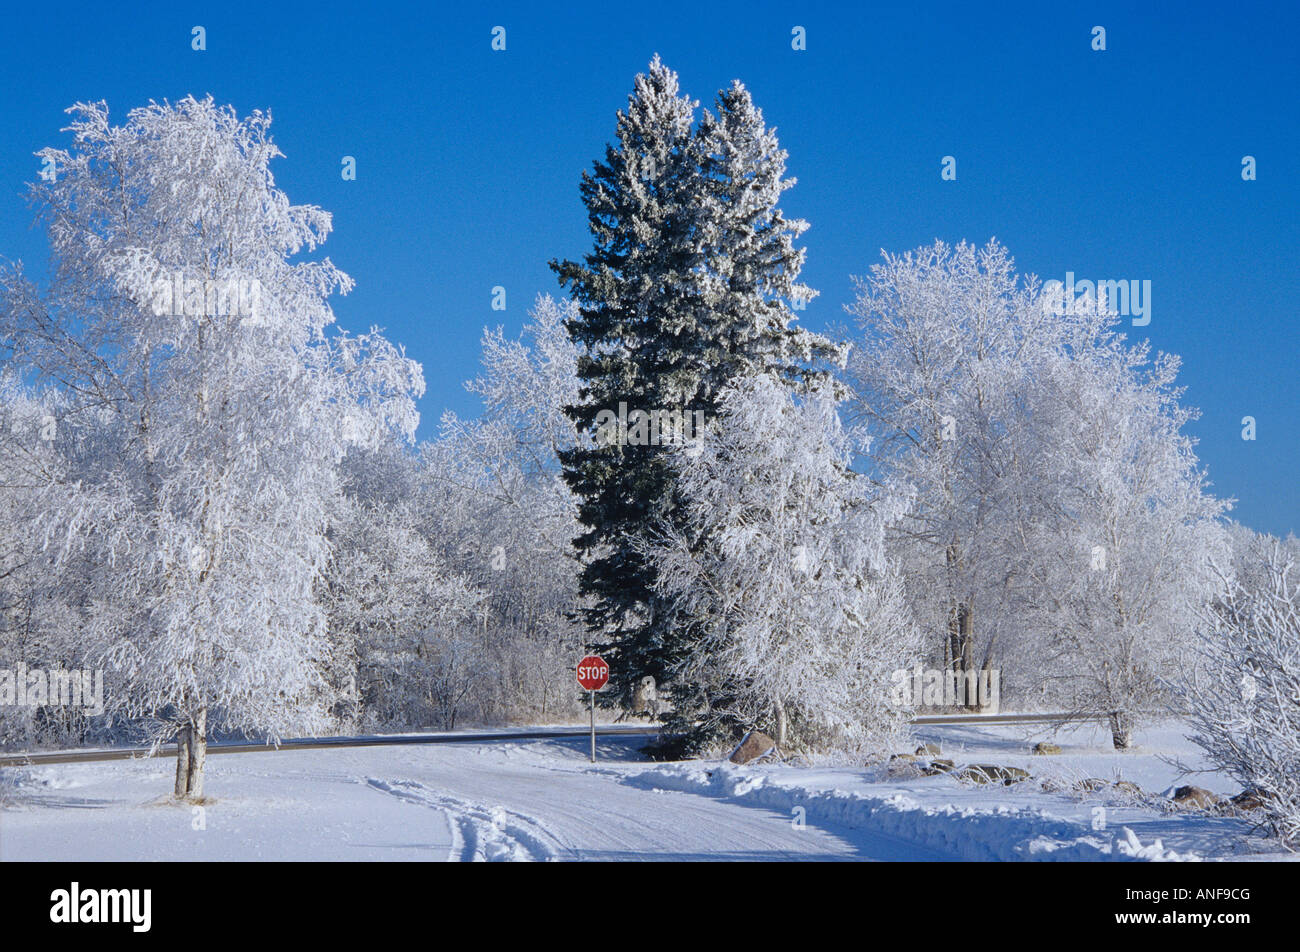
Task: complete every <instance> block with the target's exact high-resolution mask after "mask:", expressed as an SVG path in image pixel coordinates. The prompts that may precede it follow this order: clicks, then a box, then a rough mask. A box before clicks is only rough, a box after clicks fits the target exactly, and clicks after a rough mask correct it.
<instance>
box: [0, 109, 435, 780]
mask: <svg viewBox="0 0 1300 952" xmlns="http://www.w3.org/2000/svg"><path fill="white" fill-rule="evenodd" d="M70 111H71V112H72V113H73V116H74V119H73V122H72V124H71V127H70V131H71V132H72V133H73V138H74V142H73V145H72V147H71V148H69V149H54V148H50V149H46V150H43V151H42V153H41V155H42V157H43V158H45V159H47V160H49V161H50V162H51V163H52V164H53V167H54V168H55V169H56V170H57V171H56V174H55V175H53V176H51V177H50V178H49V179H48V180H45V181H42V182H40V183H38V184H37V185H35V186H33V197H34V199H35V201H36V203H37V205H38V206H39V207H40V209H41V211H42V215H43V218H44V220H45V222H46V224H47V231H48V236H49V242H50V246H51V252H52V258H53V273H52V276H51V283H50V286H49V288H48V290H47V291H46V292H44V293H38V292H37V290H36V289H35V288H34V287H32V286H31V285H30V284H29V283H28V282H27V281H26V280H24V279H23V278H22V275H21V273H20V272H15V273H12V274H10V275H8V276H7V279H6V282H5V283H6V294H5V297H4V301H3V305H0V332H2V333H3V335H4V337H5V339H6V341H7V342H8V343H9V344H10V346H11V348H12V351H13V359H14V360H15V362H16V363H17V364H18V365H19V366H20V367H21V368H24V369H26V370H31V371H35V372H37V373H39V374H41V375H43V376H44V377H46V378H47V379H49V380H50V381H52V382H53V383H54V384H55V385H56V386H57V387H58V388H59V389H60V390H61V392H62V393H63V394H64V396H65V398H66V400H67V402H68V406H67V408H66V413H67V416H68V417H69V419H77V418H83V417H85V416H88V415H91V414H98V415H99V416H100V417H101V425H102V427H103V428H105V429H106V430H108V431H110V432H111V434H112V437H113V442H114V444H115V450H114V452H113V453H112V454H111V455H106V456H105V457H104V458H103V459H102V460H101V461H100V467H99V469H98V470H97V471H86V472H84V473H83V474H82V480H81V483H80V492H79V493H78V495H77V497H76V498H75V499H74V501H73V503H72V504H71V505H70V506H69V507H68V508H67V509H65V510H63V511H60V512H56V513H53V514H52V518H55V519H61V520H62V522H63V523H64V524H66V526H67V527H68V532H67V538H69V539H70V540H71V544H70V545H69V546H67V547H66V550H67V551H68V552H72V551H77V550H80V551H82V552H85V553H89V554H90V555H91V557H93V558H94V559H95V560H96V562H97V564H98V566H99V571H98V572H97V573H96V576H95V586H94V588H93V590H92V591H90V592H89V593H87V597H88V598H89V599H90V600H91V601H92V602H93V603H94V606H95V610H94V612H93V613H92V621H91V624H90V625H89V626H88V629H87V637H89V638H90V639H92V640H93V641H94V643H96V644H98V645H102V646H103V648H104V652H105V654H104V656H105V658H106V659H107V660H108V661H109V662H110V663H111V664H113V665H114V666H116V667H117V669H118V670H120V671H121V672H122V674H123V677H124V679H125V680H124V683H123V688H122V692H121V694H120V695H119V696H118V697H116V698H115V699H114V700H115V702H116V704H117V707H118V709H119V710H120V711H122V712H123V713H125V714H127V715H129V716H134V717H153V718H157V719H159V720H160V721H161V722H162V724H163V726H162V727H161V728H160V730H161V731H167V732H176V733H178V735H179V738H180V740H181V743H180V745H179V750H180V754H179V757H178V763H177V780H176V792H177V794H178V795H181V794H185V795H189V796H191V797H200V796H201V795H202V789H203V787H202V772H203V759H204V750H205V744H206V734H207V731H208V729H209V725H210V723H212V724H213V725H214V726H215V724H219V725H220V726H221V727H223V728H225V729H228V730H236V731H266V732H268V733H269V734H270V735H271V736H275V735H277V734H279V733H281V732H284V731H286V730H290V729H300V730H309V729H314V728H320V727H322V726H324V724H325V723H326V722H327V720H326V719H327V714H328V709H329V706H330V702H331V694H332V691H331V689H330V685H329V683H328V682H327V680H326V679H325V678H324V677H323V674H322V671H323V665H324V663H325V659H326V658H327V656H328V654H329V645H328V641H327V635H326V614H325V610H324V607H323V606H322V604H321V603H320V601H319V599H318V598H317V597H316V595H317V591H316V590H317V586H318V583H319V582H320V580H321V577H322V573H323V570H324V568H325V565H326V561H327V559H328V556H329V545H328V542H327V538H326V529H327V525H328V523H329V520H330V518H331V510H332V509H333V508H334V507H335V505H336V503H337V502H338V501H339V499H340V498H341V494H340V486H339V477H338V463H339V461H340V459H341V458H342V456H343V454H344V453H345V451H346V450H347V449H348V447H350V446H355V445H361V446H367V445H374V444H377V443H378V442H380V441H381V440H384V439H387V438H388V437H389V435H390V434H391V433H392V432H394V431H395V432H397V433H399V434H402V435H403V436H405V437H407V438H410V437H411V436H412V435H413V433H414V429H415V425H416V422H417V419H418V417H417V414H416V412H415V408H414V402H413V396H416V395H418V394H420V393H421V392H422V391H423V379H422V376H421V372H420V368H419V365H418V364H416V363H415V362H413V361H411V360H408V359H406V358H405V357H404V356H403V354H402V353H401V351H400V350H399V349H398V348H396V347H394V346H393V345H392V344H390V343H388V342H387V341H386V340H385V339H384V338H383V337H382V336H380V335H379V334H378V333H377V332H372V333H369V334H365V335H362V336H360V337H351V336H348V335H347V334H344V333H335V334H330V333H327V331H328V329H329V327H330V325H331V324H332V323H333V322H334V314H333V312H332V310H331V308H330V306H329V303H328V298H329V296H330V295H331V294H333V293H335V292H340V293H344V292H347V291H348V290H349V289H350V288H351V286H352V281H351V279H350V278H348V276H347V275H346V274H344V273H343V272H342V271H340V270H339V269H338V268H336V267H335V266H334V265H333V264H332V263H331V262H330V261H329V259H328V258H326V259H322V260H312V259H310V258H308V257H306V255H308V254H309V253H310V252H312V251H314V250H315V249H316V248H317V247H318V246H319V245H320V244H321V242H322V241H324V239H325V237H326V235H327V234H328V233H329V231H330V216H329V214H328V213H326V212H324V211H322V210H321V209H319V208H316V207H314V206H305V205H291V204H290V203H289V200H288V198H287V197H286V196H285V194H284V193H283V192H282V191H280V190H279V189H277V188H276V187H275V184H274V180H273V178H272V175H271V169H270V164H271V161H272V160H273V159H275V158H276V157H278V156H279V155H280V154H281V153H280V152H279V150H278V149H277V148H276V146H275V144H274V143H273V142H272V140H271V138H270V136H269V134H268V133H269V127H270V117H269V115H264V114H262V113H260V112H254V113H253V114H252V115H251V116H249V117H247V118H244V119H240V118H239V117H238V116H237V115H236V114H235V112H234V110H233V109H230V108H228V107H219V106H217V105H216V104H215V103H214V102H213V101H212V100H211V98H208V99H203V100H196V99H194V98H186V99H184V100H181V101H180V102H178V103H176V104H174V105H173V104H163V105H159V104H151V105H149V106H148V107H145V108H141V109H136V110H133V111H132V112H131V113H129V114H128V116H127V121H126V123H125V124H124V125H120V126H114V125H111V124H110V122H109V115H108V109H107V107H106V106H105V105H104V104H103V103H98V104H87V103H80V104H78V105H77V106H74V107H73V108H72V110H70Z"/></svg>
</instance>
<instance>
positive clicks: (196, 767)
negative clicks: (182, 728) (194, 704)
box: [188, 707, 208, 800]
mask: <svg viewBox="0 0 1300 952" xmlns="http://www.w3.org/2000/svg"><path fill="white" fill-rule="evenodd" d="M207 759H208V709H207V708H206V707H201V708H199V713H198V714H197V715H196V716H195V718H194V722H193V723H192V724H191V725H190V764H189V794H188V795H189V798H190V799H191V800H201V799H203V766H204V764H205V763H206V761H207Z"/></svg>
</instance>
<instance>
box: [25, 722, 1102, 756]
mask: <svg viewBox="0 0 1300 952" xmlns="http://www.w3.org/2000/svg"><path fill="white" fill-rule="evenodd" d="M1109 716H1110V715H1108V714H1086V713H1085V714H1077V713H1075V714H1071V713H1048V714H924V715H921V716H920V717H915V718H913V719H912V721H911V723H912V725H913V726H916V727H940V726H953V725H967V726H972V727H974V726H980V725H988V726H995V725H1007V724H1067V723H1076V722H1087V721H1101V722H1105V721H1106V720H1107V719H1108V718H1109ZM658 733H659V727H658V725H655V724H606V725H603V726H602V725H597V727H596V736H598V737H626V736H638V735H640V736H649V735H654V734H658ZM589 735H590V728H587V727H582V728H578V727H572V728H570V727H550V728H547V727H539V728H535V729H526V730H517V731H511V730H496V731H490V730H489V731H452V732H446V733H437V734H372V735H363V736H358V737H295V738H290V739H288V740H282V741H280V743H279V744H256V743H249V742H247V741H213V742H211V743H209V744H208V754H210V755H215V754H253V753H263V754H265V753H273V752H275V751H283V750H325V749H328V748H335V747H396V746H403V745H418V744H473V743H493V742H500V741H510V740H547V739H549V738H555V737H587V736H589ZM175 753H176V745H175V744H164V745H162V746H160V747H158V748H149V747H115V748H108V749H103V750H56V751H38V752H31V753H15V754H0V767H23V766H28V765H30V766H39V765H41V764H77V763H95V762H97V761H103V760H135V759H140V758H146V757H170V756H173V755H175Z"/></svg>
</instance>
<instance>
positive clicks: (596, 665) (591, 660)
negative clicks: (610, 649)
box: [578, 655, 609, 691]
mask: <svg viewBox="0 0 1300 952" xmlns="http://www.w3.org/2000/svg"><path fill="white" fill-rule="evenodd" d="M608 680H609V665H607V664H606V663H605V662H604V660H603V659H601V658H597V657H596V656H595V655H587V657H585V658H583V659H582V660H581V661H579V662H578V683H579V684H581V685H582V689H583V690H584V691H599V690H600V689H601V688H603V687H604V686H605V682H607V681H608Z"/></svg>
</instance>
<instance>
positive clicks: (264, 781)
mask: <svg viewBox="0 0 1300 952" xmlns="http://www.w3.org/2000/svg"><path fill="white" fill-rule="evenodd" d="M1043 736H1044V735H1043V734H1041V733H1039V734H1031V733H1030V732H1029V731H1028V730H1026V729H1024V728H1015V727H993V726H985V727H979V728H976V727H939V728H926V729H923V730H920V731H919V739H922V740H934V741H937V742H939V743H940V744H941V745H942V746H943V756H945V757H951V758H952V759H953V760H955V761H957V762H958V763H959V764H960V763H962V762H984V763H988V762H992V763H999V764H1005V765H1011V766H1017V765H1018V766H1023V767H1026V768H1028V769H1030V770H1031V772H1032V773H1033V775H1034V780H1033V781H1029V782H1025V783H1022V784H1017V785H1014V786H1010V787H1005V786H978V785H971V784H966V783H962V782H960V781H958V780H956V779H954V778H953V777H951V776H947V775H941V776H935V777H916V778H909V779H890V778H889V777H888V776H887V775H886V772H885V771H883V770H881V769H878V768H871V769H866V768H863V767H860V766H858V767H853V766H844V765H818V766H802V767H801V766H790V765H784V764H771V765H764V766H749V767H738V766H735V765H732V764H725V763H721V762H718V761H692V762H686V763H680V764H653V763H650V762H648V761H645V760H644V759H642V758H641V756H640V755H639V754H638V753H637V750H636V748H637V746H638V745H639V744H640V743H642V740H641V739H638V738H634V737H611V738H604V739H602V740H601V742H600V745H599V758H600V761H599V762H598V763H597V764H595V765H592V764H589V763H588V762H587V760H586V741H585V740H584V739H582V738H565V739H547V740H528V741H525V740H520V741H496V742H491V743H483V744H448V745H436V746H404V747H368V748H350V749H331V750H285V751H281V752H275V753H265V754H260V753H259V754H231V755H223V756H217V757H213V758H212V759H211V760H210V761H209V763H208V770H209V772H210V774H209V779H208V784H207V791H208V794H209V796H211V797H212V798H213V802H211V803H210V804H208V805H207V806H205V807H204V808H203V809H202V810H196V809H195V808H194V807H192V806H189V805H180V804H176V803H174V802H172V801H170V799H169V798H168V797H167V796H166V794H167V793H168V791H169V790H170V786H171V775H172V762H171V761H170V760H166V759H155V760H133V761H113V762H104V763H91V764H63V765H50V766H45V767H31V768H23V769H20V770H15V769H13V768H5V769H3V770H0V778H2V779H0V861H5V862H8V861H14V860H70V861H84V860H110V859H111V860H244V859H253V860H256V859H287V860H387V859H396V860H437V861H442V860H524V861H528V860H533V861H567V860H644V859H674V860H693V859H710V860H721V859H749V860H767V859H779V860H900V859H925V860H962V859H999V860H1005V859H1010V860H1063V859H1064V860H1081V859H1091V860H1097V859H1102V860H1104V859H1124V860H1134V859H1138V860H1149V859H1159V860H1187V859H1221V858H1229V857H1231V858H1234V859H1236V858H1269V859H1275V858H1282V857H1281V856H1279V855H1277V854H1276V853H1270V852H1269V850H1270V849H1275V848H1270V847H1269V846H1268V844H1267V843H1266V842H1264V841H1263V840H1261V839H1260V838H1258V837H1250V836H1249V835H1248V832H1249V826H1248V824H1247V823H1246V822H1244V821H1243V820H1241V819H1237V818H1231V817H1221V816H1211V815H1208V814H1200V813H1180V812H1176V811H1173V810H1171V809H1161V808H1159V806H1158V805H1154V804H1155V801H1154V798H1153V803H1152V804H1144V803H1141V802H1137V801H1136V800H1135V799H1134V798H1133V797H1131V796H1128V795H1125V794H1122V793H1118V792H1114V791H1102V792H1098V793H1094V794H1086V795H1085V794H1067V793H1045V792H1044V791H1043V790H1042V789H1041V787H1040V785H1039V783H1038V780H1039V778H1043V777H1049V776H1051V777H1056V778H1059V779H1064V780H1068V779H1078V778H1081V777H1084V776H1089V777H1098V778H1102V779H1106V780H1111V779H1114V778H1116V777H1122V778H1123V779H1127V780H1132V781H1134V782H1137V783H1138V784H1139V785H1140V786H1141V787H1142V789H1143V790H1144V791H1150V792H1152V793H1156V792H1158V791H1161V790H1164V789H1165V788H1167V787H1169V786H1171V785H1173V784H1174V783H1176V782H1180V780H1181V782H1192V783H1196V784H1197V785H1199V786H1203V787H1207V788H1208V789H1211V790H1215V791H1216V792H1220V793H1225V794H1227V793H1233V792H1235V790H1234V789H1233V787H1232V784H1231V782H1228V781H1224V780H1223V779H1222V778H1219V777H1218V776H1217V775H1213V774H1207V775H1199V774H1198V775H1195V776H1193V777H1190V778H1187V777H1181V778H1180V772H1179V769H1178V768H1177V767H1175V766H1173V765H1172V764H1171V763H1169V762H1167V760H1166V759H1163V758H1169V757H1173V756H1178V757H1182V758H1184V759H1190V758H1191V757H1192V753H1191V751H1192V750H1193V748H1191V747H1190V745H1188V744H1187V742H1186V741H1185V739H1184V738H1183V737H1182V731H1181V730H1180V729H1179V728H1178V727H1177V726H1176V725H1169V726H1164V727H1160V728H1156V729H1153V730H1149V731H1146V732H1140V733H1139V735H1138V741H1139V745H1141V746H1139V748H1138V749H1137V750H1136V751H1134V752H1128V753H1116V752H1114V751H1110V750H1107V749H1106V747H1105V744H1106V743H1107V742H1108V735H1107V734H1106V732H1105V731H1103V730H1101V729H1100V728H1093V727H1089V726H1084V727H1079V728H1075V729H1072V730H1067V731H1058V732H1055V733H1054V734H1052V735H1051V736H1052V737H1053V739H1054V740H1055V741H1056V742H1057V743H1059V744H1060V745H1061V746H1062V747H1063V748H1064V752H1063V753H1062V754H1060V755H1057V756H1049V757H1043V756H1032V755H1030V754H1029V753H1028V750H1029V746H1030V745H1031V744H1032V742H1033V741H1034V740H1036V739H1041V738H1042V737H1043ZM1193 766H1195V765H1193ZM1099 807H1100V808H1103V809H1104V810H1105V813H1104V819H1105V828H1104V829H1094V828H1093V822H1094V820H1095V819H1096V818H1097V816H1098V814H1097V813H1096V810H1097V808H1099ZM796 808H802V809H796ZM200 820H202V821H203V822H202V823H200V822H199V821H200Z"/></svg>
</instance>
